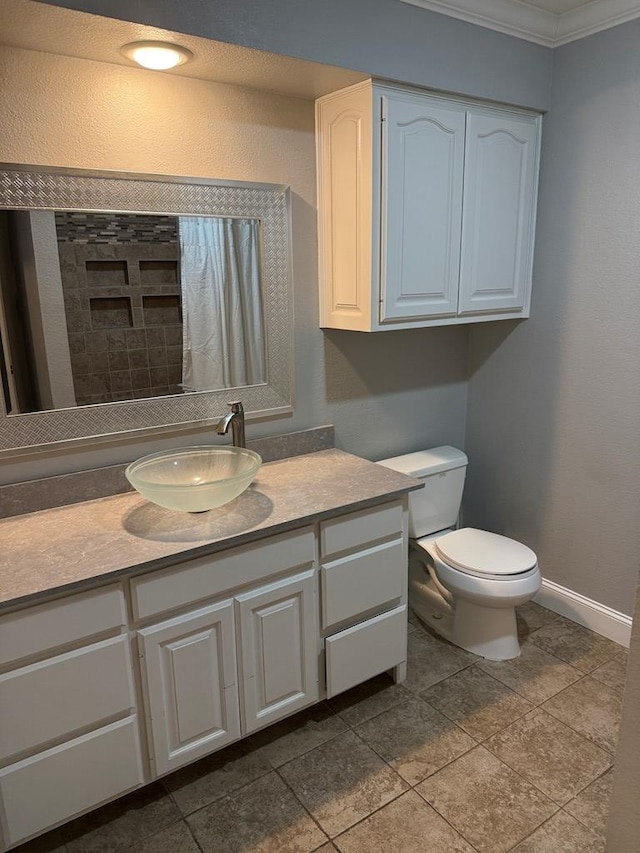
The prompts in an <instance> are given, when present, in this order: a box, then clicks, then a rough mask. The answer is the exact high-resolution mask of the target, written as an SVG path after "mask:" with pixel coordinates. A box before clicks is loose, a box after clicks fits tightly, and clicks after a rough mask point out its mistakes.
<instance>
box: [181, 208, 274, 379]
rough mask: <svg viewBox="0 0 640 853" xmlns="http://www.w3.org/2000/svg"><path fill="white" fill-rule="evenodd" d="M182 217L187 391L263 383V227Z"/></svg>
mask: <svg viewBox="0 0 640 853" xmlns="http://www.w3.org/2000/svg"><path fill="white" fill-rule="evenodd" d="M178 219H179V232H180V280H181V288H182V316H183V352H182V385H183V388H184V390H185V391H211V390H216V389H219V388H234V387H237V386H241V385H255V384H257V383H260V382H265V381H266V376H265V373H266V371H265V353H264V350H265V341H264V330H263V313H262V292H261V288H260V245H259V239H260V232H259V225H260V223H259V221H258V220H257V219H232V218H220V217H208V216H180V217H179V218H178Z"/></svg>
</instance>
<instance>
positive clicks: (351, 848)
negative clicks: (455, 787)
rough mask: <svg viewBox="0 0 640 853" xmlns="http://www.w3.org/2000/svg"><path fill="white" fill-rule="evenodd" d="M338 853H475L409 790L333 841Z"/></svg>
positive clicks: (428, 806)
mask: <svg viewBox="0 0 640 853" xmlns="http://www.w3.org/2000/svg"><path fill="white" fill-rule="evenodd" d="M336 845H337V847H338V850H340V853H368V851H374V850H375V851H376V853H398V851H401V853H426V851H428V853H474V850H473V847H471V846H470V845H469V844H467V842H466V841H465V840H464V838H462V837H461V836H460V835H458V833H457V832H456V831H455V830H454V829H453V828H452V827H450V826H449V824H448V823H447V822H446V821H444V820H443V819H442V818H441V817H440V815H439V814H437V813H436V812H435V811H434V810H433V809H432V808H431V806H430V805H428V804H427V803H426V802H425V801H424V800H423V799H422V798H421V797H419V796H418V795H417V794H416V793H415V791H408V792H407V793H406V794H403V795H402V796H401V797H399V798H398V799H397V800H394V801H393V802H392V803H389V804H388V805H386V806H384V808H382V809H380V810H379V811H377V812H375V813H374V814H372V815H371V816H370V817H368V818H367V819H366V820H363V821H362V823H359V824H358V825H357V826H354V827H353V829H349V830H348V831H347V832H345V833H344V835H340V836H339V837H338V838H337V839H336Z"/></svg>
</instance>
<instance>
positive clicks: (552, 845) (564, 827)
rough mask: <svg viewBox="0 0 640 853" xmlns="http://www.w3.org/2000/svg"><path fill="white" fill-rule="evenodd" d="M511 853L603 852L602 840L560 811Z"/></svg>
mask: <svg viewBox="0 0 640 853" xmlns="http://www.w3.org/2000/svg"><path fill="white" fill-rule="evenodd" d="M512 853H604V840H603V839H602V838H599V837H598V836H597V835H596V834H595V832H591V830H589V829H587V828H586V827H584V826H582V824H580V823H578V821H577V820H574V819H573V818H572V817H571V815H568V814H565V813H564V812H562V811H560V812H558V813H557V814H555V815H554V816H553V817H552V818H551V819H550V820H548V821H547V822H546V823H545V824H543V826H541V827H540V828H539V829H536V831H535V832H534V833H532V834H531V835H530V836H529V837H528V838H526V839H525V840H524V841H522V842H521V843H520V844H518V845H517V847H514V848H513V850H512Z"/></svg>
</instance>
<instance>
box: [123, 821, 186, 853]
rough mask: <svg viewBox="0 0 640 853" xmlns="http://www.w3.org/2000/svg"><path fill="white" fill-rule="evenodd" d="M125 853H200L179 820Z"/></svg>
mask: <svg viewBox="0 0 640 853" xmlns="http://www.w3.org/2000/svg"><path fill="white" fill-rule="evenodd" d="M127 853H200V848H199V847H198V845H197V844H196V842H195V841H194V838H193V835H191V832H190V831H189V827H188V826H187V824H186V823H185V822H184V821H182V820H181V821H180V822H179V823H174V824H173V826H170V827H168V828H167V829H163V830H162V831H161V832H157V833H156V834H155V835H151V836H150V837H149V838H147V839H146V840H145V841H143V842H141V843H140V844H136V845H134V846H133V847H130V848H129V849H128V850H127Z"/></svg>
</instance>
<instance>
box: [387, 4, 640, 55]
mask: <svg viewBox="0 0 640 853" xmlns="http://www.w3.org/2000/svg"><path fill="white" fill-rule="evenodd" d="M401 2H402V3H409V4H410V5H412V6H420V7H421V8H423V9H429V10H430V11H432V12H439V13H440V14H441V15H448V16H449V17H452V18H458V19H459V20H461V21H468V22H469V23H472V24H477V25H478V26H480V27H487V28H488V29H491V30H497V31H498V32H500V33H506V34H507V35H510V36H515V37H516V38H521V39H526V40H527V41H532V42H535V43H536V44H542V45H544V46H545V47H559V46H560V45H562V44H567V43H568V42H571V41H576V40H577V39H581V38H585V37H586V36H590V35H593V33H597V32H599V31H600V30H606V29H608V28H609V27H615V26H617V25H618V24H624V23H625V22H626V21H631V20H633V19H634V18H638V17H640V0H590V2H587V3H584V4H583V5H581V6H578V7H577V8H575V9H572V10H571V11H569V12H564V13H563V14H561V15H558V14H556V13H555V12H549V11H547V10H546V9H540V8H538V7H537V6H533V5H531V4H530V3H526V2H521V0H401Z"/></svg>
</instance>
